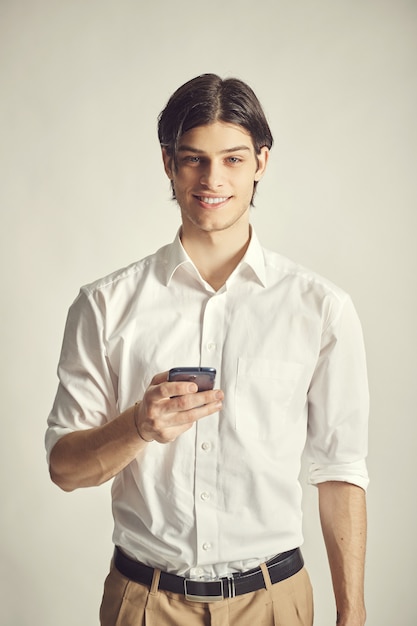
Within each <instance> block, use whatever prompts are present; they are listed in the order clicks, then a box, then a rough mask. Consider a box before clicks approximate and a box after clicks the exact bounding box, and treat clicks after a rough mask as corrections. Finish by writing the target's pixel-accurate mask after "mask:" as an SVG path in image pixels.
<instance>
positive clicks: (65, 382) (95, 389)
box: [45, 288, 117, 460]
mask: <svg viewBox="0 0 417 626" xmlns="http://www.w3.org/2000/svg"><path fill="white" fill-rule="evenodd" d="M102 320H103V315H102V312H101V311H100V308H99V306H98V304H97V303H96V302H95V301H94V298H93V297H92V295H91V294H89V293H88V291H87V290H85V289H84V288H83V289H82V290H81V291H80V294H79V295H78V297H77V299H76V300H75V301H74V303H73V304H72V306H71V307H70V310H69V312H68V317H67V321H66V326H65V332H64V339H63V344H62V349H61V356H60V360H59V365H58V378H59V385H58V390H57V393H56V396H55V400H54V404H53V407H52V410H51V412H50V414H49V417H48V428H47V431H46V436H45V446H46V451H47V458H48V460H49V456H50V453H51V450H52V448H53V447H54V445H55V444H56V443H57V441H58V440H59V439H60V438H61V437H63V436H64V435H66V434H68V433H70V432H72V431H75V430H82V429H88V428H94V427H98V426H101V425H102V424H104V423H106V421H108V420H109V419H110V418H111V417H114V416H115V414H116V389H117V382H116V377H115V375H114V373H113V372H112V370H111V367H110V366H109V362H108V358H107V355H106V351H105V343H104V341H103V333H104V328H103V321H102Z"/></svg>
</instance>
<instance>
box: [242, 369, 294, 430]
mask: <svg viewBox="0 0 417 626" xmlns="http://www.w3.org/2000/svg"><path fill="white" fill-rule="evenodd" d="M303 369H304V367H303V365H300V364H299V363H293V362H288V361H277V360H275V359H274V360H272V359H263V358H254V359H249V358H246V357H244V358H243V357H242V358H239V359H238V370H237V380H236V396H235V407H236V430H238V431H240V432H241V434H247V435H248V436H251V437H255V438H257V439H270V438H274V437H277V436H279V434H280V432H281V430H282V428H283V426H284V425H285V421H286V419H287V416H288V414H289V411H290V408H291V406H292V403H293V400H294V395H295V393H296V390H297V387H298V383H299V381H300V377H301V374H302V372H303Z"/></svg>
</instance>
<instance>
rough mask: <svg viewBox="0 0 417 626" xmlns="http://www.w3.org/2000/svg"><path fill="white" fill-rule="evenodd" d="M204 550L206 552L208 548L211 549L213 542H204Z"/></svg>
mask: <svg viewBox="0 0 417 626" xmlns="http://www.w3.org/2000/svg"><path fill="white" fill-rule="evenodd" d="M203 550H205V551H206V552H207V551H208V550H211V543H209V542H208V541H206V543H203Z"/></svg>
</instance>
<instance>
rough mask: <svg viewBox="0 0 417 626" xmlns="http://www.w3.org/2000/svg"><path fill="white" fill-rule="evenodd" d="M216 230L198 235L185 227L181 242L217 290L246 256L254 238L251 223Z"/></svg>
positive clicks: (200, 270) (206, 278)
mask: <svg viewBox="0 0 417 626" xmlns="http://www.w3.org/2000/svg"><path fill="white" fill-rule="evenodd" d="M245 226H246V227H245V228H239V229H236V231H235V230H234V229H230V228H228V229H226V230H222V231H214V232H207V233H205V232H201V231H200V233H199V234H198V237H194V236H192V235H191V234H190V233H189V232H187V230H186V229H184V228H183V229H182V233H181V242H182V245H183V246H184V249H185V250H186V252H187V254H188V255H189V257H190V258H191V259H192V261H193V263H194V264H195V266H196V267H197V269H198V271H199V272H200V274H201V276H202V277H203V278H204V280H205V281H206V282H208V283H209V285H211V286H212V287H213V289H215V290H216V291H217V290H218V289H220V287H222V286H223V285H224V283H225V282H226V280H227V279H228V278H229V276H230V274H231V273H232V272H233V270H234V269H235V268H236V267H237V265H238V264H239V263H240V261H241V260H242V258H243V257H244V255H245V252H246V250H247V248H248V245H249V241H250V226H249V224H246V225H245Z"/></svg>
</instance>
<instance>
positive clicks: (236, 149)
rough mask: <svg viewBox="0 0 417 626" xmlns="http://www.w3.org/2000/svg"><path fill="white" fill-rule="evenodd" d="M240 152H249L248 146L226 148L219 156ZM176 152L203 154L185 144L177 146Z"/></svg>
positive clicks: (202, 151)
mask: <svg viewBox="0 0 417 626" xmlns="http://www.w3.org/2000/svg"><path fill="white" fill-rule="evenodd" d="M241 150H248V151H249V152H250V148H249V146H245V145H244V144H243V145H241V146H234V147H233V148H226V149H225V150H220V152H219V154H230V153H232V152H240V151H241ZM178 152H194V153H195V154H205V151H204V150H200V149H199V148H194V147H193V146H187V145H185V144H182V145H180V146H178Z"/></svg>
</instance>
